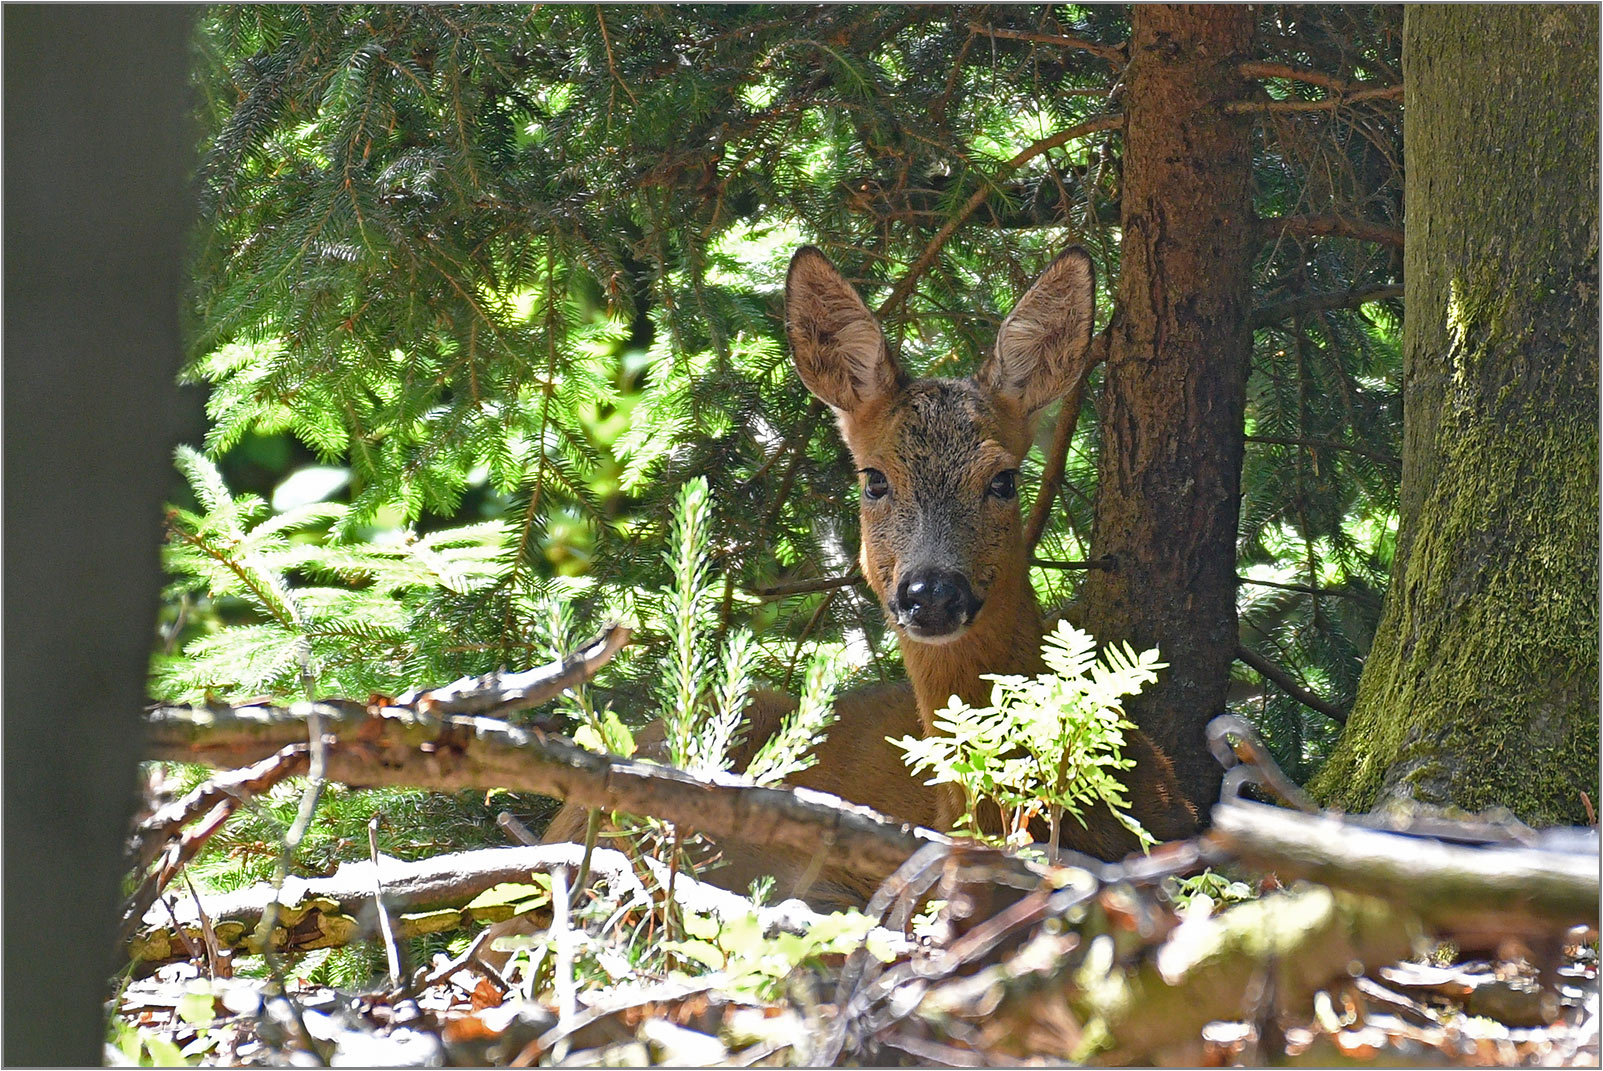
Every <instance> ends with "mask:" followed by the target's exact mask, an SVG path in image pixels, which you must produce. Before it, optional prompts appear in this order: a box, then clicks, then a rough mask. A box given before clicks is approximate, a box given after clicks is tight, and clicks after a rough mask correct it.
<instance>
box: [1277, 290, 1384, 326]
mask: <svg viewBox="0 0 1603 1071" xmlns="http://www.w3.org/2000/svg"><path fill="white" fill-rule="evenodd" d="M1402 296H1403V288H1402V287H1401V286H1394V285H1392V284H1390V283H1376V284H1374V285H1372V286H1359V287H1354V288H1353V289H1351V290H1339V291H1336V292H1334V293H1329V294H1300V295H1298V296H1297V297H1294V298H1287V299H1286V300H1284V301H1276V302H1274V303H1273V304H1270V305H1260V306H1259V307H1258V308H1256V309H1253V310H1252V326H1253V327H1255V328H1256V327H1268V326H1270V325H1271V324H1277V323H1280V322H1281V321H1283V320H1289V319H1291V318H1292V317H1293V316H1299V315H1305V314H1307V313H1310V312H1324V311H1327V310H1330V309H1353V308H1357V307H1358V306H1360V305H1367V304H1368V303H1369V302H1371V301H1390V300H1391V299H1392V298H1400V297H1402Z"/></svg>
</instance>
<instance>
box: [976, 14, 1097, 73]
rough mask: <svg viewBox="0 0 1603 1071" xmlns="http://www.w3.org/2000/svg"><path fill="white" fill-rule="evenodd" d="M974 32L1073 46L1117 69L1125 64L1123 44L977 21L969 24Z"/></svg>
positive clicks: (1007, 38) (1038, 42)
mask: <svg viewBox="0 0 1603 1071" xmlns="http://www.w3.org/2000/svg"><path fill="white" fill-rule="evenodd" d="M968 28H969V29H970V30H972V31H973V32H974V33H977V34H982V35H984V36H986V37H996V38H1002V39H1005V40H1009V41H1029V42H1031V43H1032V44H1038V45H1052V46H1054V47H1056V48H1072V49H1077V50H1078V51H1080V52H1089V53H1090V54H1091V55H1093V56H1095V57H1097V58H1098V59H1101V60H1106V61H1107V62H1108V64H1109V65H1110V66H1112V67H1113V68H1114V69H1115V70H1118V69H1119V68H1121V67H1123V66H1124V63H1125V59H1124V46H1123V45H1103V44H1098V43H1097V42H1095V41H1087V40H1086V39H1085V38H1083V37H1069V36H1066V35H1064V34H1060V33H1030V32H1029V31H1027V30H1009V29H1006V28H1004V27H1000V26H984V25H981V24H980V23H977V22H971V23H969V24H968Z"/></svg>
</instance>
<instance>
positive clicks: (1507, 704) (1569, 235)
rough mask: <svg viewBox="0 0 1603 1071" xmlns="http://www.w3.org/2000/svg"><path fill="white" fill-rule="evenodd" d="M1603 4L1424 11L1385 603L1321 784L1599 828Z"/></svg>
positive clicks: (1414, 33) (1356, 802)
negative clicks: (1397, 476)
mask: <svg viewBox="0 0 1603 1071" xmlns="http://www.w3.org/2000/svg"><path fill="white" fill-rule="evenodd" d="M1597 41H1598V13H1597V9H1596V8H1595V7H1589V6H1581V5H1573V6H1571V5H1561V6H1560V5H1538V6H1509V7H1497V6H1490V7H1487V6H1454V7H1429V6H1419V7H1411V8H1410V9H1409V10H1408V13H1407V15H1406V18H1405V21H1404V60H1405V63H1404V69H1405V82H1406V96H1405V98H1404V100H1405V107H1406V111H1407V115H1408V122H1407V126H1406V134H1405V149H1406V153H1407V158H1408V185H1407V191H1406V199H1405V208H1406V213H1407V219H1408V240H1407V244H1406V245H1405V248H1404V276H1405V279H1406V288H1407V290H1406V295H1405V299H1406V305H1407V309H1408V318H1407V321H1406V324H1405V328H1404V391H1405V393H1404V443H1403V449H1404V456H1403V474H1402V504H1401V517H1400V528H1399V533H1398V550H1397V559H1396V564H1395V567H1394V573H1393V580H1392V586H1391V590H1390V593H1389V595H1388V596H1387V605H1386V611H1385V614H1384V616H1383V618H1382V621H1381V624H1380V628H1379V630H1378V632H1377V634H1376V637H1375V642H1374V646H1373V648H1372V649H1371V651H1370V654H1369V658H1368V661H1367V663H1366V665H1365V668H1364V675H1363V679H1362V681H1361V683H1360V687H1359V691H1358V698H1357V702H1356V704H1355V708H1354V711H1353V715H1352V718H1351V720H1350V721H1349V722H1348V724H1347V729H1346V732H1345V734H1344V736H1343V738H1342V741H1341V743H1340V745H1339V747H1338V749H1337V751H1336V753H1335V755H1334V756H1332V758H1331V760H1330V762H1329V763H1328V764H1327V765H1326V767H1325V769H1324V770H1323V771H1322V772H1321V773H1320V775H1319V776H1318V778H1317V779H1316V780H1315V783H1314V789H1315V792H1316V793H1317V794H1318V795H1319V796H1320V797H1321V798H1322V799H1323V800H1325V801H1326V802H1328V803H1331V804H1335V805H1338V806H1341V807H1344V808H1346V809H1347V810H1353V811H1357V810H1368V809H1369V808H1371V807H1373V806H1375V805H1376V803H1377V802H1378V801H1380V800H1383V799H1385V798H1390V797H1413V798H1417V799H1421V800H1425V801H1428V802H1432V803H1455V804H1457V805H1459V806H1462V807H1465V808H1468V809H1471V810H1480V809H1483V808H1485V807H1488V806H1491V805H1494V804H1501V805H1505V806H1508V807H1509V808H1511V809H1512V810H1513V811H1514V812H1515V813H1516V814H1517V815H1519V817H1521V818H1522V819H1524V820H1526V821H1528V822H1539V823H1546V822H1582V821H1585V820H1586V817H1585V805H1584V804H1583V802H1582V799H1581V793H1582V792H1585V793H1587V794H1588V795H1589V796H1590V797H1591V799H1592V800H1593V802H1594V805H1595V803H1596V800H1597V791H1598V789H1597V786H1598V602H1597V597H1598V596H1597V592H1598V529H1597V518H1598V424H1597V420H1598V410H1597V397H1598V336H1597V324H1598V291H1597V286H1598V276H1597V256H1598V141H1597V128H1598V52H1597Z"/></svg>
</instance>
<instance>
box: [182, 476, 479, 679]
mask: <svg viewBox="0 0 1603 1071" xmlns="http://www.w3.org/2000/svg"><path fill="white" fill-rule="evenodd" d="M178 465H179V468H180V469H181V470H182V471H183V472H184V474H185V475H186V476H187V477H188V479H189V484H190V487H191V489H192V490H193V492H194V494H195V497H196V498H197V499H198V500H199V502H200V504H201V507H202V509H201V511H200V512H198V513H197V512H192V511H189V510H182V509H174V510H172V511H171V513H170V516H169V532H170V538H169V540H168V544H167V548H166V553H165V564H166V566H167V570H168V572H169V573H171V574H173V576H174V578H175V579H174V581H173V582H172V583H171V584H170V585H169V588H168V592H169V594H170V595H172V594H182V595H190V594H193V593H197V592H198V593H200V594H202V595H203V597H205V598H207V599H210V600H213V601H222V600H238V601H239V602H241V603H243V604H244V606H245V607H246V609H247V613H248V616H247V617H246V619H245V620H243V621H241V622H239V623H235V624H227V625H223V624H219V625H218V626H217V627H216V628H215V629H214V630H211V631H209V632H208V633H206V634H204V635H201V636H200V637H198V638H196V639H194V640H192V641H191V642H190V643H189V644H187V645H186V646H185V648H184V650H183V653H182V656H181V657H177V658H163V659H160V660H159V661H158V664H157V667H156V674H155V678H154V682H153V685H152V687H153V690H154V692H155V693H156V695H157V696H159V697H160V698H162V699H166V700H169V701H173V702H184V701H189V702H196V701H202V700H205V699H207V698H215V699H219V700H223V701H235V700H239V699H244V698H247V697H252V696H266V697H268V698H269V699H277V700H294V699H321V698H324V697H327V696H364V695H367V694H369V693H370V692H384V693H389V694H395V693H398V692H400V691H403V690H404V689H405V687H406V686H407V683H408V681H407V677H406V668H407V666H408V664H409V663H414V662H416V661H418V660H420V659H423V658H426V655H424V653H423V652H422V651H421V650H420V649H419V646H420V644H424V643H428V642H429V641H430V640H431V639H439V638H440V637H438V636H437V635H435V634H431V633H430V632H427V631H424V632H419V631H418V630H415V629H413V628H411V627H410V626H411V624H412V623H413V621H414V620H415V619H416V618H418V617H419V616H422V615H424V614H426V613H427V610H428V606H429V604H430V603H431V602H432V601H433V600H435V599H436V598H438V597H441V596H448V595H462V594H466V593H470V592H473V591H475V590H476V589H479V588H482V587H484V586H485V585H486V584H488V583H489V582H491V581H492V580H493V579H494V578H495V577H496V576H497V575H498V573H499V571H500V570H499V566H498V563H497V559H498V557H499V555H500V553H501V549H502V548H501V543H502V531H501V525H499V524H494V523H489V524H478V525H471V526H467V527H463V528H454V529H447V530H444V531H440V532H435V533H432V534H429V535H426V536H421V537H418V536H415V535H410V534H408V535H407V536H405V537H403V538H401V539H400V540H397V541H395V542H387V543H378V542H369V541H345V540H340V539H338V538H336V537H333V536H330V537H329V538H327V539H320V538H318V536H317V535H316V531H317V530H319V529H321V530H324V531H325V532H326V531H327V530H328V529H329V528H330V527H333V528H336V529H337V527H338V525H339V522H340V521H341V520H342V519H344V518H345V517H346V516H347V514H348V512H349V509H348V507H346V506H343V505H340V504H337V503H314V504H310V505H306V506H300V507H297V508H295V509H292V510H289V511H287V512H284V513H279V514H271V513H270V511H269V510H268V508H267V506H266V504H265V503H264V502H262V501H261V500H260V499H259V498H257V497H255V496H253V495H240V496H235V495H233V494H231V493H230V492H229V490H228V488H227V487H226V486H225V485H224V483H223V480H222V476H221V474H220V473H219V472H218V470H217V468H216V466H215V465H213V464H212V463H211V462H210V461H208V460H207V459H206V458H205V457H204V456H203V455H201V454H199V453H197V452H196V451H194V450H191V449H189V448H188V447H179V449H178ZM295 578H306V579H308V580H309V581H311V582H309V583H296V582H295Z"/></svg>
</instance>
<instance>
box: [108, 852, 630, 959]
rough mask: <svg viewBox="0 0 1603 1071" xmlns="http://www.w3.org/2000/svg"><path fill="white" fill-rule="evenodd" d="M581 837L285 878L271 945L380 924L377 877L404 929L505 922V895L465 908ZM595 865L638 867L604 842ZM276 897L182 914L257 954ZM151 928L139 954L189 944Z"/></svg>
mask: <svg viewBox="0 0 1603 1071" xmlns="http://www.w3.org/2000/svg"><path fill="white" fill-rule="evenodd" d="M580 851H582V846H581V845H577V844H547V845H542V846H540V847H536V848H525V847H515V848H480V849H477V850H475V851H468V852H458V853H455V854H452V855H441V856H436V857H435V858H433V859H425V860H422V861H419V862H415V863H408V862H403V861H401V860H399V859H388V858H381V859H380V860H379V862H378V864H376V865H375V864H374V863H372V862H369V861H367V860H360V861H356V862H349V863H345V864H344V865H343V866H341V867H340V868H339V870H337V871H336V872H335V873H334V874H333V875H332V876H330V877H326V878H301V877H296V876H291V877H289V878H286V879H285V881H284V888H283V891H282V893H281V894H280V897H279V907H278V920H277V925H276V926H275V927H274V932H273V935H272V943H273V947H274V948H275V949H277V950H279V951H281V952H307V951H311V950H312V949H317V948H330V947H335V946H339V945H345V944H349V943H350V942H351V941H354V940H357V939H360V938H362V937H365V936H369V935H371V934H372V933H374V932H376V931H375V927H376V924H377V923H376V917H375V915H374V910H373V908H374V895H373V890H374V888H375V885H382V887H383V890H384V906H385V908H386V909H387V910H388V911H389V912H390V913H391V914H392V916H394V924H395V936H396V937H397V938H407V937H417V936H420V935H422V934H426V933H442V932H447V931H450V930H454V929H456V928H458V927H459V926H462V925H465V924H466V923H469V922H498V921H500V920H501V919H504V918H507V917H508V916H509V915H510V914H511V910H512V909H511V907H510V906H508V905H505V904H499V905H495V906H493V907H486V908H482V909H480V908H475V909H472V910H467V909H466V905H467V904H468V903H469V902H470V901H471V900H472V899H473V898H474V897H476V896H478V895H479V894H480V893H482V892H484V891H485V890H486V889H489V888H491V887H493V886H495V885H500V884H502V883H503V882H527V881H528V880H529V875H530V874H531V873H533V872H534V871H537V870H546V869H549V868H550V867H552V866H567V865H577V864H578V861H579V860H578V855H579V852H580ZM596 854H597V855H598V856H601V857H602V858H601V859H600V860H599V861H598V863H597V867H596V869H597V870H598V871H599V872H600V873H602V874H603V875H604V876H606V877H607V878H608V880H610V881H612V882H614V883H618V884H619V887H621V886H622V884H623V883H625V882H626V881H633V882H634V884H636V885H638V884H639V881H638V879H635V878H634V872H633V870H632V869H631V868H630V866H629V860H628V858H627V857H625V856H624V855H623V853H621V852H617V851H612V850H611V849H605V848H603V849H599V850H598V851H597V853H596ZM272 900H273V887H272V885H271V884H268V883H265V882H264V883H261V884H257V885H252V886H251V887H249V888H246V889H240V890H238V891H237V892H231V893H218V894H214V895H210V896H203V897H201V898H200V899H199V900H198V901H194V902H184V901H179V902H178V903H177V904H176V905H175V906H174V909H173V910H174V915H175V919H176V922H177V924H178V925H179V926H182V927H183V928H184V929H185V930H193V931H195V932H199V929H200V925H201V921H200V920H201V912H202V911H203V910H204V913H205V915H206V917H209V918H210V919H211V925H212V928H213V930H214V931H215V932H216V934H217V939H218V941H219V943H220V945H221V947H223V948H227V949H231V950H233V951H235V952H239V953H252V954H254V953H260V952H261V942H260V940H259V939H258V938H257V935H256V928H257V926H258V925H259V924H260V922H261V918H262V913H263V912H264V911H266V910H267V907H268V905H269V904H270V903H271V902H272ZM143 922H144V929H143V931H142V932H141V933H140V934H138V935H137V936H136V937H135V938H134V939H133V941H132V942H130V946H129V948H130V954H131V957H132V958H133V959H136V960H142V961H144V962H146V963H162V962H166V961H168V960H170V959H173V958H176V957H178V956H182V955H183V954H184V949H183V947H182V944H181V941H180V938H179V936H178V934H177V933H175V932H174V929H173V927H172V926H171V925H169V923H168V920H166V919H164V918H163V916H162V914H161V913H158V912H157V911H155V909H154V908H152V909H151V910H150V911H147V912H146V913H145V916H144V920H143Z"/></svg>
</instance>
